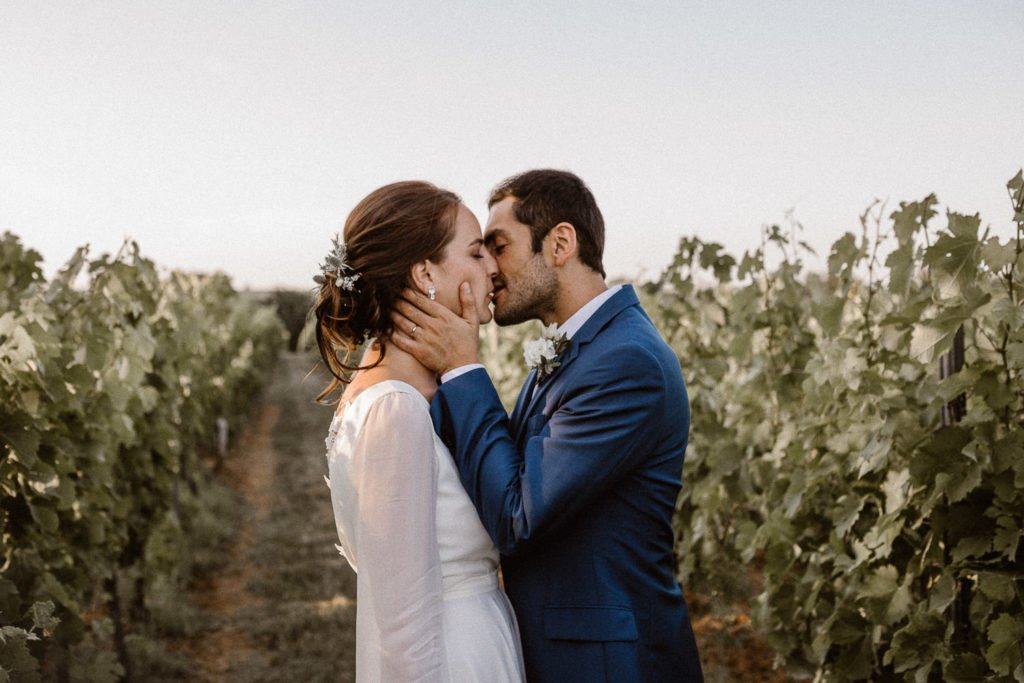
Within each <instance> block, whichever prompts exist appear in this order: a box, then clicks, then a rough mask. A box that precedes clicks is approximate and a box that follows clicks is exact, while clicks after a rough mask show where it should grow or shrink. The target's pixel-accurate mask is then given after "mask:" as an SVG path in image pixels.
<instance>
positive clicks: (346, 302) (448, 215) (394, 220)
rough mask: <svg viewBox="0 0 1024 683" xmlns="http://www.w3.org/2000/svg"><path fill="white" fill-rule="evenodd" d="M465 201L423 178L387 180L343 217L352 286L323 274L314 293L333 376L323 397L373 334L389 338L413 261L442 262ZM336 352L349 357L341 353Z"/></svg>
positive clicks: (343, 378) (319, 340)
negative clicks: (320, 282)
mask: <svg viewBox="0 0 1024 683" xmlns="http://www.w3.org/2000/svg"><path fill="white" fill-rule="evenodd" d="M461 201H462V200H461V199H459V196H458V195H456V194H455V193H454V192H450V191H448V190H444V189H442V188H439V187H437V186H436V185H432V184H431V183H427V182H423V181H415V180H412V181H404V182H399V183H392V184H390V185H385V186H384V187H381V188H379V189H376V190H374V191H373V192H371V193H370V194H368V195H367V196H366V197H365V198H364V199H363V200H362V201H361V202H359V203H358V204H357V205H356V207H355V208H354V209H352V212H351V213H350V214H349V215H348V218H347V219H346V220H345V228H344V231H343V237H342V240H343V241H344V242H345V245H346V247H347V258H346V261H347V263H348V265H349V267H350V269H351V270H349V271H347V274H348V275H357V274H358V276H359V278H358V279H357V280H356V281H355V285H354V288H353V289H345V288H343V287H339V286H338V283H337V279H336V277H335V274H334V273H325V274H324V281H323V284H321V285H320V290H319V291H318V292H317V298H316V304H314V306H313V313H314V314H315V315H316V345H317V348H319V350H320V357H321V358H322V359H323V361H324V363H325V364H326V365H327V369H328V370H330V372H331V375H333V379H332V381H331V384H330V386H328V387H327V388H326V389H325V390H324V391H323V392H322V393H321V394H320V395H319V396H318V397H317V400H318V401H323V400H324V398H325V397H326V396H329V395H330V394H331V392H332V391H334V390H335V389H336V388H337V387H338V386H339V385H340V384H345V383H347V382H348V381H349V378H350V375H351V373H352V372H353V371H355V370H360V369H367V368H370V367H375V366H376V365H377V364H379V363H380V360H383V358H384V353H385V352H386V350H387V346H386V345H385V344H381V349H380V351H381V355H380V359H378V360H377V362H376V363H374V364H373V365H370V366H365V367H360V365H359V363H358V361H355V362H353V361H352V359H351V355H352V353H353V352H354V351H356V349H358V348H359V346H360V345H362V344H363V343H365V342H366V341H367V340H368V339H377V340H379V341H384V340H386V339H387V338H388V337H389V336H390V335H391V332H392V330H393V329H394V325H393V324H392V322H391V316H390V312H391V309H392V308H393V307H394V304H395V301H396V300H397V299H398V298H399V297H400V296H401V294H402V290H403V289H405V288H406V287H408V286H410V285H411V284H412V275H411V271H412V266H413V265H415V264H416V263H419V262H420V261H425V260H430V261H434V262H435V263H440V262H441V260H442V259H443V256H444V248H445V247H446V246H447V245H448V243H449V242H451V240H452V237H453V236H454V234H455V233H454V226H455V218H456V216H457V214H458V208H459V204H460V203H461ZM339 354H341V355H343V356H344V357H343V358H342V357H339Z"/></svg>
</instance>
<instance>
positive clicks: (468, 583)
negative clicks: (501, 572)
mask: <svg viewBox="0 0 1024 683" xmlns="http://www.w3.org/2000/svg"><path fill="white" fill-rule="evenodd" d="M498 588H499V585H498V573H497V572H494V571H489V572H486V573H484V574H453V575H452V576H446V577H444V578H443V579H442V593H443V594H444V599H445V600H450V599H452V598H464V597H466V596H467V595H479V594H481V593H490V592H491V591H493V590H497V589H498Z"/></svg>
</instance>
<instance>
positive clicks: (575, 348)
mask: <svg viewBox="0 0 1024 683" xmlns="http://www.w3.org/2000/svg"><path fill="white" fill-rule="evenodd" d="M639 303H640V300H639V299H637V297H636V292H634V291H633V286H632V285H623V287H622V289H621V290H619V291H618V292H616V293H615V294H614V295H613V296H612V298H610V299H608V301H605V302H604V303H603V304H602V305H601V307H600V308H598V309H597V310H596V311H594V314H593V315H592V316H590V318H589V319H588V320H587V322H585V323H583V327H581V328H580V329H579V330H577V331H576V334H574V335H573V336H572V340H571V343H570V344H569V348H567V349H566V350H565V351H563V352H562V355H561V357H560V360H559V365H558V367H557V368H555V369H554V371H553V372H552V373H551V374H550V375H549V376H547V377H545V378H544V381H542V382H541V383H540V385H539V386H538V387H537V391H535V392H533V398H530V395H529V387H531V386H532V385H533V380H534V378H536V376H537V371H536V370H533V371H531V372H530V376H529V377H528V378H527V383H526V385H525V386H524V387H523V391H521V392H520V394H519V401H518V402H517V403H516V410H515V411H514V412H513V416H515V418H516V419H514V420H513V424H514V425H515V426H516V427H515V429H516V439H517V440H518V438H519V436H520V432H521V431H522V427H523V424H525V422H526V418H528V417H529V416H530V415H533V413H534V411H535V410H536V408H537V405H539V402H540V399H541V397H543V395H544V394H545V393H546V392H547V390H548V388H550V387H551V386H552V385H553V384H554V383H555V380H556V379H558V376H559V375H560V374H562V372H563V371H565V369H566V368H567V367H568V366H569V364H570V363H572V362H573V361H574V360H576V356H578V355H579V353H580V349H581V348H583V346H584V345H585V344H589V343H590V342H592V341H593V340H594V337H596V336H597V334H598V332H600V331H601V330H603V329H604V328H605V326H606V325H607V324H608V323H609V322H611V321H612V319H613V318H614V317H615V316H617V315H618V314H619V313H620V312H621V311H622V310H623V309H626V308H629V307H630V306H635V305H637V304H639ZM524 396H525V402H526V404H527V407H526V410H525V412H523V413H522V414H521V415H520V414H517V413H518V411H519V408H520V404H522V403H523V402H524Z"/></svg>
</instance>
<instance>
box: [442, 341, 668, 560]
mask: <svg viewBox="0 0 1024 683" xmlns="http://www.w3.org/2000/svg"><path fill="white" fill-rule="evenodd" d="M556 379H557V378H556ZM572 382H573V385H572V386H571V387H568V388H567V389H566V391H565V393H564V397H563V400H562V402H561V403H560V404H559V405H558V406H556V407H554V408H553V412H551V413H550V415H549V416H548V418H547V424H546V426H545V427H544V428H543V429H541V430H540V432H539V433H538V434H536V435H534V436H532V437H531V438H530V439H529V440H528V441H527V442H526V445H525V448H524V450H523V452H522V453H519V452H517V450H516V447H515V442H514V440H513V438H512V435H511V433H510V429H509V421H508V417H507V415H506V414H505V411H504V409H503V407H502V404H501V401H500V399H499V398H498V394H497V392H496V391H495V389H494V386H493V384H492V383H491V381H490V379H489V377H488V376H487V373H486V372H485V371H483V370H476V371H473V372H470V373H467V374H465V375H463V376H462V377H459V378H457V379H455V380H453V381H452V382H450V383H445V384H443V385H442V386H441V387H440V388H439V389H438V392H437V394H435V396H434V401H433V405H432V412H433V416H434V421H435V427H437V428H438V431H439V433H440V434H441V436H442V438H443V439H444V440H445V442H446V443H447V444H448V446H449V448H450V449H451V451H452V455H453V457H454V458H455V461H456V463H457V465H458V469H459V476H460V477H461V479H462V484H463V486H464V487H465V489H466V491H467V492H468V493H469V496H470V498H471V499H472V500H473V503H474V505H475V506H476V508H477V511H478V512H479V513H480V518H481V521H483V523H484V526H485V527H486V528H487V530H488V532H489V533H490V535H491V538H492V539H493V540H494V543H495V545H496V546H497V547H498V549H499V550H500V551H501V552H502V553H503V554H505V555H516V554H524V553H528V552H529V549H530V546H531V545H533V544H534V543H535V542H536V541H537V540H539V539H543V538H545V537H546V536H548V535H549V534H550V533H552V532H553V531H555V530H556V529H557V528H558V527H559V526H560V525H561V523H562V522H564V521H565V520H568V519H569V518H571V517H572V516H573V515H575V514H576V513H578V512H579V510H580V509H581V508H583V507H584V506H586V505H587V504H588V503H590V502H592V501H593V500H594V499H595V498H596V497H597V496H599V495H601V494H602V493H604V492H606V491H607V490H608V489H609V488H610V487H611V486H612V485H614V483H615V482H616V481H617V480H618V479H619V478H620V477H622V476H623V475H624V474H625V473H627V472H628V471H630V470H631V469H632V468H633V467H634V466H635V465H636V460H637V458H640V457H643V453H645V452H647V449H645V448H644V447H643V443H642V442H643V441H644V440H645V439H652V438H657V437H656V435H655V434H653V433H651V432H652V430H651V429H650V428H649V427H650V426H651V425H652V424H654V423H655V422H656V420H655V417H656V416H657V415H658V413H659V411H660V409H661V404H662V402H663V401H664V397H665V394H664V386H665V384H664V376H663V374H662V370H661V366H660V365H659V363H658V362H657V361H656V360H655V358H654V357H653V356H652V355H650V354H649V353H646V352H645V351H644V350H643V349H637V348H636V347H632V348H630V349H629V351H628V352H626V353H623V352H622V351H621V350H616V349H609V350H606V351H605V352H603V353H601V354H599V355H598V356H597V357H596V358H592V359H588V362H587V367H586V369H585V370H584V371H582V372H579V373H575V374H574V375H573V380H572ZM545 410H547V409H545ZM538 415H539V413H538ZM535 419H538V418H535ZM539 419H541V420H543V419H544V418H543V417H540V418H539Z"/></svg>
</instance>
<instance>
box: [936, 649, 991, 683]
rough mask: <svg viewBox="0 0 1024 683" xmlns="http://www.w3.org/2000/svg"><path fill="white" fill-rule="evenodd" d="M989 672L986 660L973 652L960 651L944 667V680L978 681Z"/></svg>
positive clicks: (954, 682) (958, 682)
mask: <svg viewBox="0 0 1024 683" xmlns="http://www.w3.org/2000/svg"><path fill="white" fill-rule="evenodd" d="M987 673H988V667H987V666H985V660H984V659H982V657H981V656H980V655H977V654H975V653H973V652H965V653H960V654H957V655H954V656H953V659H952V660H951V661H950V662H949V663H948V664H946V665H945V666H944V667H943V668H942V680H943V681H944V682H945V683H978V681H983V680H985V678H986V674H987Z"/></svg>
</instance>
